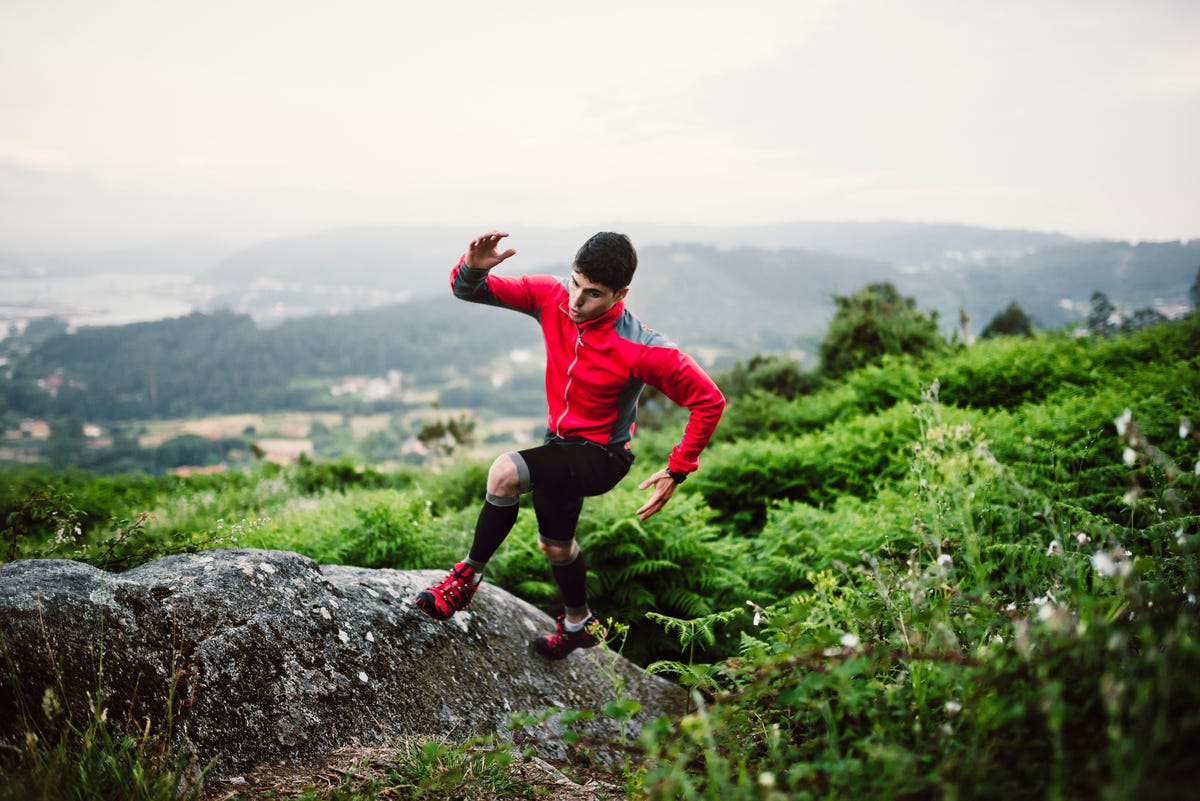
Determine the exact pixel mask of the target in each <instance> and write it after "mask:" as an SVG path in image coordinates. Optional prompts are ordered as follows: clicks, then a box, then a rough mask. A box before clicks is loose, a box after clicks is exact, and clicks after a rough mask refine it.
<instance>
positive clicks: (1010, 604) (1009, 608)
mask: <svg viewBox="0 0 1200 801" xmlns="http://www.w3.org/2000/svg"><path fill="white" fill-rule="evenodd" d="M1004 611H1005V612H1015V611H1017V605H1016V604H1015V603H1013V602H1012V601H1009V602H1008V606H1006V607H1004Z"/></svg>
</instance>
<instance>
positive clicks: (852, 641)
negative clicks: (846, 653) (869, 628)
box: [842, 632, 858, 648]
mask: <svg viewBox="0 0 1200 801" xmlns="http://www.w3.org/2000/svg"><path fill="white" fill-rule="evenodd" d="M842 645H843V646H844V647H846V648H857V647H858V635H857V634H853V633H851V632H847V633H845V634H843V635H842Z"/></svg>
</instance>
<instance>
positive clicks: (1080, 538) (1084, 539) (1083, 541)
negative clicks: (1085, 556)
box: [1075, 531, 1092, 545]
mask: <svg viewBox="0 0 1200 801" xmlns="http://www.w3.org/2000/svg"><path fill="white" fill-rule="evenodd" d="M1091 541H1092V538H1091V537H1089V536H1088V535H1087V534H1084V533H1083V532H1082V531H1076V532H1075V542H1077V543H1079V544H1080V545H1087V544H1088V543H1089V542H1091Z"/></svg>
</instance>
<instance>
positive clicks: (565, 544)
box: [538, 534, 579, 567]
mask: <svg viewBox="0 0 1200 801" xmlns="http://www.w3.org/2000/svg"><path fill="white" fill-rule="evenodd" d="M538 542H539V543H541V544H544V545H549V546H551V547H554V548H570V549H571V551H570V555H569V556H567V558H566V559H552V558H551V557H550V555H549V554H546V561H548V562H549V563H550V564H551V565H552V566H554V567H566V566H567V565H571V564H574V563H575V560H576V559H578V558H579V543H577V542H575V540H574V539H570V540H552V539H550V538H549V537H543V536H541V535H540V534H539V535H538Z"/></svg>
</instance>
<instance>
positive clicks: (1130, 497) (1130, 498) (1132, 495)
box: [1121, 472, 1200, 506]
mask: <svg viewBox="0 0 1200 801" xmlns="http://www.w3.org/2000/svg"><path fill="white" fill-rule="evenodd" d="M1196 475H1198V476H1200V472H1197V473H1196ZM1141 496H1142V488H1141V487H1130V488H1129V490H1128V491H1127V492H1126V493H1125V494H1124V495H1122V496H1121V500H1122V501H1124V503H1125V505H1126V506H1133V505H1134V504H1135V503H1137V499H1138V498H1140V497H1141Z"/></svg>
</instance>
